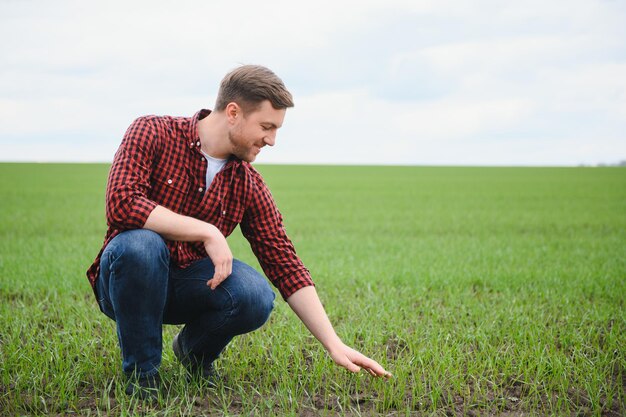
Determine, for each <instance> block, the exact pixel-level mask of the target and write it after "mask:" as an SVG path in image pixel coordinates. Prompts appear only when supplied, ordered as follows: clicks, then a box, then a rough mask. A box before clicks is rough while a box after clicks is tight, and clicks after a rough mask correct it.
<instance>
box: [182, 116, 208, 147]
mask: <svg viewBox="0 0 626 417" xmlns="http://www.w3.org/2000/svg"><path fill="white" fill-rule="evenodd" d="M209 114H211V110H208V109H201V110H200V111H198V112H196V114H194V115H193V117H192V118H191V124H190V125H189V138H188V142H187V146H188V147H189V148H198V150H199V149H200V135H199V134H198V121H200V120H202V119H204V118H205V117H207V116H208V115H209Z"/></svg>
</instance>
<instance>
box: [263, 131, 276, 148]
mask: <svg viewBox="0 0 626 417" xmlns="http://www.w3.org/2000/svg"><path fill="white" fill-rule="evenodd" d="M263 141H264V142H265V143H266V144H268V145H270V146H274V144H275V143H276V133H270V134H269V135H267V136H265V138H264V140H263Z"/></svg>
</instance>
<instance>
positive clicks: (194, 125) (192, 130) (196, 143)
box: [187, 109, 243, 172]
mask: <svg viewBox="0 0 626 417" xmlns="http://www.w3.org/2000/svg"><path fill="white" fill-rule="evenodd" d="M209 114H211V110H208V109H201V110H200V111H198V112H196V114H194V115H193V117H192V118H191V124H190V126H189V138H188V142H187V146H188V147H189V148H190V149H194V148H195V149H196V150H197V151H198V152H200V135H199V134H198V122H199V121H200V120H202V119H204V118H205V117H207V116H208V115H209ZM242 164H243V161H242V160H241V159H239V158H237V157H236V156H235V155H231V156H230V157H229V158H228V162H226V166H224V168H225V169H226V168H232V170H233V172H234V171H235V170H237V169H238V168H239V167H240V166H241V165H242Z"/></svg>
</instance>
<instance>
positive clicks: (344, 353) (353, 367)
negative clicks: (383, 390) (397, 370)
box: [329, 343, 392, 379]
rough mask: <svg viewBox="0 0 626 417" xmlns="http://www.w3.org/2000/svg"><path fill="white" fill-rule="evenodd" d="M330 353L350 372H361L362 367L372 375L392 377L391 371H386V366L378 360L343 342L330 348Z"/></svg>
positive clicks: (337, 362)
mask: <svg viewBox="0 0 626 417" xmlns="http://www.w3.org/2000/svg"><path fill="white" fill-rule="evenodd" d="M329 353H330V357H331V358H332V359H333V361H335V363H336V364H337V365H339V366H343V367H344V368H346V369H347V370H348V371H350V372H359V371H360V370H361V369H365V370H366V371H367V372H369V373H370V374H371V375H372V376H376V377H383V378H385V379H389V378H391V377H392V375H391V373H389V372H387V371H385V368H383V367H382V366H381V365H380V364H379V363H378V362H376V361H375V360H373V359H370V358H368V357H367V356H365V355H363V354H362V353H361V352H358V351H356V350H354V349H352V348H351V347H349V346H346V345H344V344H343V343H341V344H340V345H339V346H338V347H337V348H333V349H332V350H330V351H329Z"/></svg>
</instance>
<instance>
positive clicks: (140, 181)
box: [106, 117, 157, 230]
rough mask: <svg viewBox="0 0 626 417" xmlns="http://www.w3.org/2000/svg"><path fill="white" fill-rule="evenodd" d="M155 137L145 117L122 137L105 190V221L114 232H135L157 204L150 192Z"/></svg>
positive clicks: (155, 145) (139, 119)
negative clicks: (133, 230)
mask: <svg viewBox="0 0 626 417" xmlns="http://www.w3.org/2000/svg"><path fill="white" fill-rule="evenodd" d="M156 149H157V135H156V134H155V129H154V128H153V126H152V125H151V123H150V121H149V119H148V118H147V117H140V118H138V119H137V120H135V121H134V122H133V123H132V124H131V125H130V127H129V128H128V130H127V131H126V134H125V135H124V139H123V140H122V144H121V145H120V147H119V149H118V150H117V153H116V154H115V158H114V159H113V165H112V166H111V171H110V173H109V180H108V183H107V189H106V217H107V223H108V224H109V226H112V227H115V228H117V229H122V230H128V229H139V228H142V227H143V226H144V224H145V223H146V220H147V219H148V216H150V213H151V212H152V210H154V208H155V207H156V206H157V204H156V203H155V202H154V201H152V200H150V199H149V198H148V197H147V195H148V192H149V190H150V175H151V170H152V161H153V159H154V156H155V152H156Z"/></svg>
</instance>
